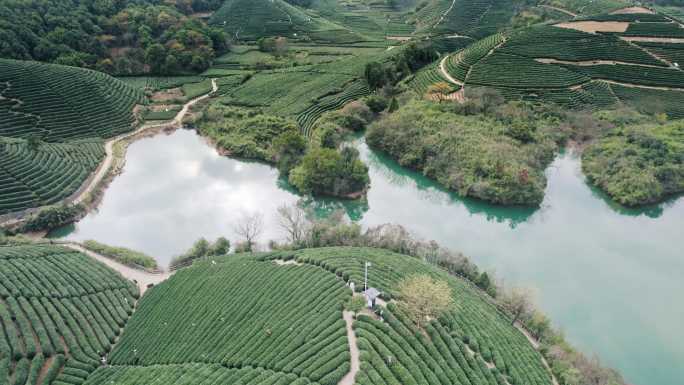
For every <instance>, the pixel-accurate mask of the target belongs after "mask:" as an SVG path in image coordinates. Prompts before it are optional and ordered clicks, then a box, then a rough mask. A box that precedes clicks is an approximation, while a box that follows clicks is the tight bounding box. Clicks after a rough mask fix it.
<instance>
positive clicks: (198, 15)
mask: <svg viewBox="0 0 684 385" xmlns="http://www.w3.org/2000/svg"><path fill="white" fill-rule="evenodd" d="M213 14H214V13H213V12H196V13H193V14H191V15H190V17H194V18H195V19H208V18H210V17H211V15H213Z"/></svg>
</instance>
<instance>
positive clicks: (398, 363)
mask: <svg viewBox="0 0 684 385" xmlns="http://www.w3.org/2000/svg"><path fill="white" fill-rule="evenodd" d="M264 258H265V259H273V258H283V259H288V258H292V259H294V260H296V261H297V262H299V263H304V264H307V265H316V266H320V267H322V268H323V269H325V270H327V271H329V272H331V273H334V274H335V275H337V276H339V277H342V278H343V279H345V280H347V279H349V280H352V281H353V282H355V283H356V288H357V289H359V290H362V288H363V285H362V284H361V283H362V282H363V276H364V264H365V263H366V262H371V264H372V265H371V267H370V273H369V277H370V285H371V286H373V287H376V288H378V289H379V290H381V291H382V292H383V293H384V294H383V296H384V297H385V298H386V299H391V298H392V299H394V300H395V301H398V302H396V303H395V302H391V303H389V304H388V306H387V308H386V309H383V314H382V316H383V318H384V319H385V321H386V322H380V321H379V320H378V319H376V318H373V317H369V316H366V315H362V316H359V317H358V318H357V321H356V322H355V323H354V331H355V333H356V336H357V338H358V339H359V342H358V344H359V348H360V349H361V371H360V373H359V374H358V375H357V377H356V383H357V384H445V385H446V384H458V383H460V384H490V385H496V384H505V383H506V382H508V383H510V384H550V383H551V376H550V375H549V373H548V371H547V370H546V368H545V367H544V366H543V364H542V361H541V356H540V355H539V353H537V352H536V351H535V350H534V348H533V347H532V345H530V343H529V342H528V341H527V340H526V338H525V337H524V336H523V335H522V334H521V333H520V332H518V331H517V330H516V329H515V328H514V327H513V326H512V325H511V321H510V319H509V318H508V317H507V316H505V315H504V314H503V313H501V312H499V310H497V308H496V307H495V306H494V305H492V304H490V303H489V301H488V300H487V299H486V295H484V294H483V293H481V292H480V291H479V290H478V289H474V288H473V287H472V286H470V285H469V284H468V283H466V282H465V281H463V280H461V279H458V278H454V277H452V276H449V275H447V274H446V273H445V272H443V271H441V270H439V269H436V268H434V267H432V266H429V265H427V264H426V263H424V262H421V261H420V260H418V259H415V258H411V257H407V256H404V255H401V254H396V253H392V252H388V251H385V250H379V249H369V248H322V249H308V250H302V251H298V252H294V253H293V252H285V253H281V254H275V255H271V256H267V257H264ZM417 274H420V275H429V276H431V277H432V278H434V279H436V280H438V281H442V282H447V283H448V285H449V287H450V288H451V291H452V297H453V302H454V305H453V308H452V309H451V310H449V311H447V312H446V313H445V314H443V315H442V316H441V317H439V318H438V319H433V320H431V321H430V322H428V323H427V324H426V325H424V330H419V329H418V328H417V326H416V324H415V323H414V321H412V318H411V317H409V316H408V315H407V313H406V312H405V311H404V310H403V307H402V306H401V301H402V298H401V297H400V295H399V286H400V283H401V282H402V281H403V280H404V279H405V278H407V277H410V276H413V275H417Z"/></svg>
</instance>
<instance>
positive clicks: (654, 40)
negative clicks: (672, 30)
mask: <svg viewBox="0 0 684 385" xmlns="http://www.w3.org/2000/svg"><path fill="white" fill-rule="evenodd" d="M620 39H622V40H624V41H643V42H647V43H684V39H683V38H677V37H643V36H620Z"/></svg>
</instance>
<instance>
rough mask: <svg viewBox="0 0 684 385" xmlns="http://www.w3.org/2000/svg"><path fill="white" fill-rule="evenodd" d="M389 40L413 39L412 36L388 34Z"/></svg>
mask: <svg viewBox="0 0 684 385" xmlns="http://www.w3.org/2000/svg"><path fill="white" fill-rule="evenodd" d="M387 40H394V41H409V40H411V36H387Z"/></svg>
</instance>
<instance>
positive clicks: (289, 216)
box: [277, 205, 311, 246]
mask: <svg viewBox="0 0 684 385" xmlns="http://www.w3.org/2000/svg"><path fill="white" fill-rule="evenodd" d="M277 217H278V224H279V225H280V228H281V229H283V231H285V232H286V233H287V236H288V240H289V241H290V243H292V244H293V245H294V246H298V245H300V244H301V243H302V242H303V241H304V239H305V237H306V235H307V232H308V229H309V228H310V227H311V222H310V221H309V220H308V219H307V217H306V212H305V211H304V209H302V208H301V207H299V206H297V205H291V206H288V205H283V206H280V207H278V214H277Z"/></svg>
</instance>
